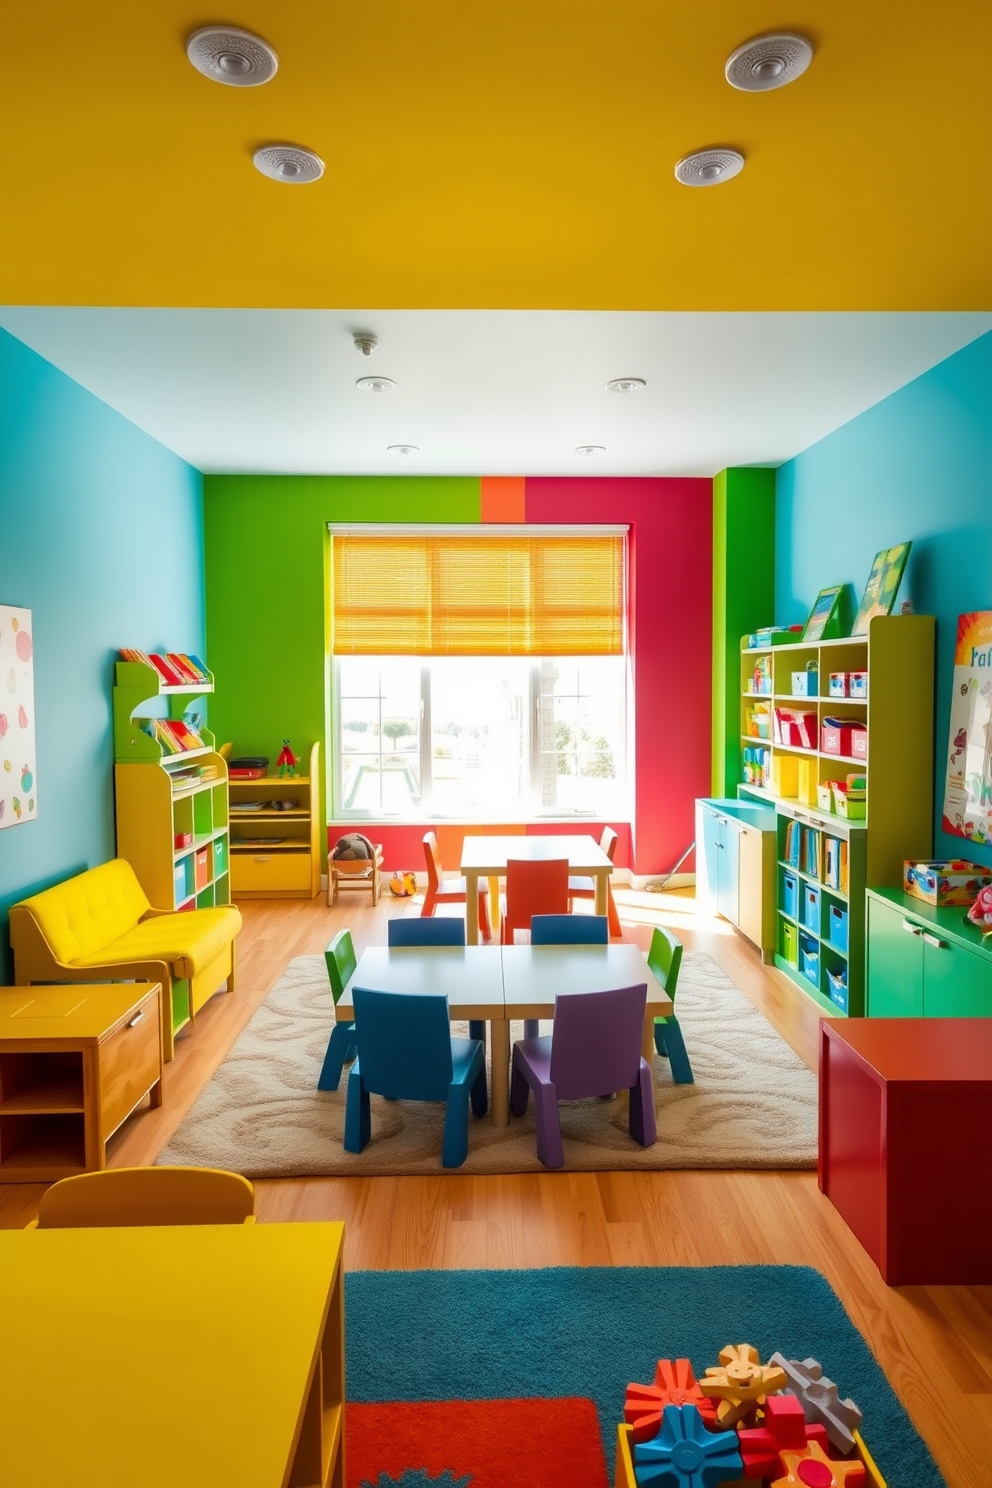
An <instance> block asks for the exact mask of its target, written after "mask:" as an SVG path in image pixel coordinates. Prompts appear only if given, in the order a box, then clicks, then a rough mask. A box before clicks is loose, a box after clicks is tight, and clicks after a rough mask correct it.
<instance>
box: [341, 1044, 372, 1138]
mask: <svg viewBox="0 0 992 1488" xmlns="http://www.w3.org/2000/svg"><path fill="white" fill-rule="evenodd" d="M371 1135H372V1110H371V1102H370V1101H369V1093H368V1091H367V1090H366V1089H365V1087H364V1086H363V1085H362V1076H361V1072H360V1071H359V1068H358V1060H357V1059H356V1060H355V1062H354V1064H353V1065H352V1066H351V1074H350V1075H349V1076H348V1101H347V1104H346V1106H345V1112H344V1150H345V1152H361V1150H362V1148H363V1147H365V1146H366V1145H367V1143H368V1140H369V1137H371Z"/></svg>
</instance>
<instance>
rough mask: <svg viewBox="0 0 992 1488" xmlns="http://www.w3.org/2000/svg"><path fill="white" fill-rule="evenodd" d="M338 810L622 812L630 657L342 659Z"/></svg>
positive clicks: (498, 814) (517, 814)
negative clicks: (627, 664) (627, 670)
mask: <svg viewBox="0 0 992 1488" xmlns="http://www.w3.org/2000/svg"><path fill="white" fill-rule="evenodd" d="M336 682H337V708H336V715H337V719H338V738H337V745H338V761H339V763H338V769H337V771H336V800H335V804H334V810H335V814H337V815H344V816H348V815H352V816H369V817H376V816H383V815H386V816H391V815H401V816H412V817H420V816H423V817H428V816H430V817H456V816H457V817H470V818H471V817H476V818H478V819H482V820H499V819H501V818H507V819H520V818H522V817H523V818H525V817H528V816H541V815H547V816H556V815H571V814H580V815H589V816H595V817H610V816H616V815H620V814H622V810H623V804H624V789H625V778H624V777H625V771H624V762H625V753H626V747H625V733H624V730H625V698H626V661H625V658H624V657H623V656H606V657H588V658H587V657H574V656H573V657H561V658H550V657H549V658H543V659H540V660H536V659H533V658H522V657H488V656H487V657H388V658H384V657H360V656H346V657H340V658H338V660H337V664H336Z"/></svg>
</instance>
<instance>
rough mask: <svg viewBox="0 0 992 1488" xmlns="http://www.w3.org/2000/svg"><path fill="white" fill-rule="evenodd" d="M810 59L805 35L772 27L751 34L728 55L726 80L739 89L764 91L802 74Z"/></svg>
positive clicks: (810, 55) (750, 91)
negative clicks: (771, 28) (767, 30)
mask: <svg viewBox="0 0 992 1488" xmlns="http://www.w3.org/2000/svg"><path fill="white" fill-rule="evenodd" d="M812 60H813V47H812V44H811V43H810V42H809V41H807V39H806V37H805V36H797V35H796V34H795V33H794V32H792V31H773V32H771V33H770V34H769V35H768V36H753V37H752V38H751V40H750V41H745V42H744V44H743V46H739V47H738V48H737V50H736V51H735V52H731V54H730V56H729V57H728V58H727V66H726V68H725V69H724V70H725V72H726V74H727V82H728V83H729V84H730V86H731V87H732V88H739V89H740V90H741V92H742V93H767V92H768V91H769V90H770V89H771V88H784V87H785V85H786V83H794V82H795V80H796V78H797V77H802V75H803V73H804V72H805V71H806V69H807V67H808V66H809V64H810V63H811V62H812Z"/></svg>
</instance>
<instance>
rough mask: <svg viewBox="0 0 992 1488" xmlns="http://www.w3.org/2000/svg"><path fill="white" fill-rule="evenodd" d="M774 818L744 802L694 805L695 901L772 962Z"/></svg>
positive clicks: (705, 801)
mask: <svg viewBox="0 0 992 1488" xmlns="http://www.w3.org/2000/svg"><path fill="white" fill-rule="evenodd" d="M775 832H776V827H775V813H774V811H771V810H769V809H767V808H766V807H760V806H749V805H747V804H746V803H743V802H741V801H734V800H722V799H716V798H706V799H702V800H698V801H697V802H696V900H697V903H698V904H699V905H700V907H701V908H705V909H709V910H710V911H711V912H712V913H715V914H720V915H723V916H724V918H725V919H728V920H729V921H730V922H731V924H733V925H736V926H737V928H738V930H740V932H741V934H742V935H746V936H747V938H748V940H750V941H752V942H753V943H754V944H755V945H756V946H758V947H759V948H760V950H761V954H762V957H763V959H765V960H770V959H771V957H772V956H773V955H774V952H775V841H776V837H775Z"/></svg>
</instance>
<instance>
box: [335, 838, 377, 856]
mask: <svg viewBox="0 0 992 1488" xmlns="http://www.w3.org/2000/svg"><path fill="white" fill-rule="evenodd" d="M331 857H332V858H333V859H334V860H335V861H336V862H339V863H341V862H344V863H354V862H360V861H361V860H362V859H363V858H374V857H375V848H374V847H373V846H372V843H371V842H370V841H369V839H368V838H367V837H363V836H362V834H361V832H346V833H345V835H344V836H343V837H339V838H338V840H337V842H335V844H334V851H333V852H332V853H331Z"/></svg>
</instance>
